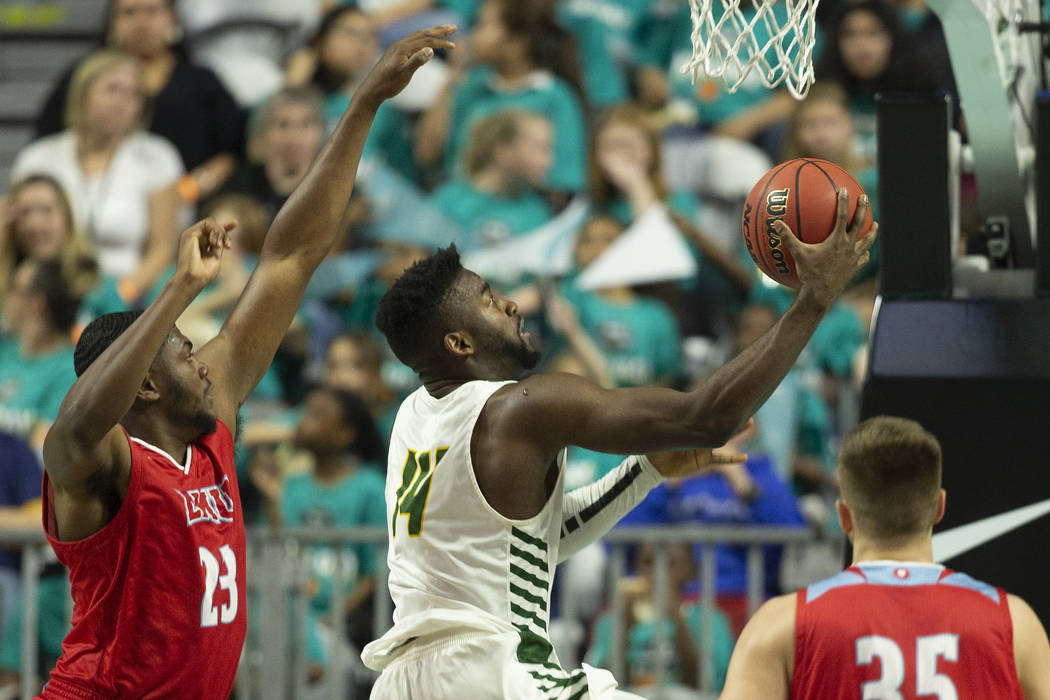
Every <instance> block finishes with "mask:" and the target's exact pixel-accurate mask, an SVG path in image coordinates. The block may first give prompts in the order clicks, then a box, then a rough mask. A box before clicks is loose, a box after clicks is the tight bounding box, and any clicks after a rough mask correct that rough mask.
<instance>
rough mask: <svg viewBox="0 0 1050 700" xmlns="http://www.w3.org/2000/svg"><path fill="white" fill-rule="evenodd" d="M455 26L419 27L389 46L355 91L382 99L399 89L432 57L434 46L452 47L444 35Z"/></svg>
mask: <svg viewBox="0 0 1050 700" xmlns="http://www.w3.org/2000/svg"><path fill="white" fill-rule="evenodd" d="M455 31H456V25H454V24H444V25H441V26H440V27H431V28H430V29H421V30H420V31H418V32H413V33H412V34H409V35H408V36H407V37H405V38H404V39H402V40H401V41H398V42H395V43H393V44H391V45H390V47H389V48H387V50H386V51H385V52H383V55H382V57H380V59H379V62H378V63H376V65H375V66H374V67H373V68H372V70H371V71H370V72H369V73H368V75H367V76H366V77H365V79H364V82H363V83H362V84H361V87H359V88H358V92H360V93H361V94H362V96H367V97H369V98H372V99H374V100H376V101H379V102H381V101H383V100H386V99H389V98H391V97H393V96H394V95H396V94H398V93H399V92H401V91H402V90H403V89H404V88H405V86H406V85H408V81H409V80H411V78H412V74H413V73H415V72H416V69H417V68H419V67H420V66H421V65H423V64H424V63H426V62H427V61H429V60H430V59H431V58H432V57H433V56H434V49H452V48H455V46H456V45H455V44H453V43H452V42H451V41H447V40H446V39H445V37H447V36H450V35H452V34H454V33H455Z"/></svg>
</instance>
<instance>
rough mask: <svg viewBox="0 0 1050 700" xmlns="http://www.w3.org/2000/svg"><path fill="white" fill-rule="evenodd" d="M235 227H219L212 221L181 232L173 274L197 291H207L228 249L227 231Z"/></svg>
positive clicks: (227, 225) (229, 244)
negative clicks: (206, 288)
mask: <svg viewBox="0 0 1050 700" xmlns="http://www.w3.org/2000/svg"><path fill="white" fill-rule="evenodd" d="M236 227H237V222H236V221H229V222H227V223H225V224H220V223H219V222H217V221H216V220H215V219H205V220H204V221H200V222H197V223H196V224H194V225H193V226H191V227H190V228H188V229H186V230H185V231H183V232H182V235H181V236H179V252H178V259H177V260H176V263H175V272H176V274H178V275H181V276H182V277H183V279H185V280H187V281H188V282H190V283H191V284H193V285H194V286H195V287H196V288H197V289H198V291H199V290H200V289H204V288H205V287H207V286H208V284H210V283H211V281H212V280H214V279H215V278H216V276H218V274H219V265H220V263H221V262H222V253H223V251H225V250H228V249H229V248H230V246H231V242H230V231H232V230H233V229H235V228H236Z"/></svg>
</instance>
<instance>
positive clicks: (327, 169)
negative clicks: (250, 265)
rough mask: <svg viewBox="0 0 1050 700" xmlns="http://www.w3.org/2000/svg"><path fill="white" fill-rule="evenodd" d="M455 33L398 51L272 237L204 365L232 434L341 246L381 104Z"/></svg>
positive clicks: (367, 87) (418, 37) (387, 56)
mask: <svg viewBox="0 0 1050 700" xmlns="http://www.w3.org/2000/svg"><path fill="white" fill-rule="evenodd" d="M455 30H456V28H455V26H453V25H445V26H442V27H434V28H431V29H425V30H422V31H419V32H415V33H414V34H412V35H410V36H408V37H407V38H405V39H402V40H401V41H399V42H397V43H395V44H393V45H391V46H390V48H388V49H387V50H386V52H385V53H384V54H383V56H382V57H381V58H380V59H379V62H378V63H377V64H376V65H375V67H374V68H372V70H371V72H370V73H369V74H368V76H367V77H366V78H365V80H364V82H363V83H362V84H361V85H360V87H358V88H357V90H356V91H355V92H354V96H353V99H352V100H351V101H350V106H349V107H347V110H346V113H345V114H344V115H343V118H342V119H341V120H340V122H339V124H338V125H337V126H336V128H335V131H334V132H333V133H332V136H331V137H330V138H329V139H328V141H327V142H326V143H325V145H324V147H323V148H322V149H321V152H320V154H319V155H318V156H317V159H316V160H315V161H314V163H313V165H312V166H311V167H310V169H309V171H308V172H307V173H306V176H305V177H304V178H303V180H302V182H301V183H299V186H298V187H296V188H295V191H294V192H292V195H291V196H290V197H289V198H288V201H287V202H286V203H285V205H284V206H283V207H282V208H281V210H280V212H278V214H277V217H276V218H275V219H274V222H273V225H272V226H271V227H270V230H269V232H268V233H267V234H266V240H265V242H264V243H263V249H262V252H261V254H260V256H259V264H258V266H257V267H256V268H255V271H254V273H253V274H252V276H251V278H250V279H249V281H248V284H247V286H246V288H245V290H244V293H243V294H242V295H241V298H240V299H239V300H238V302H237V304H236V306H235V307H234V309H233V311H232V312H231V313H230V316H229V317H228V318H227V320H226V323H225V324H224V325H223V327H222V330H221V331H220V333H219V335H218V336H217V337H216V338H215V339H214V340H212V341H211V342H210V343H208V344H207V345H206V346H205V347H204V348H202V349H201V351H200V352H199V355H200V356H201V359H202V360H203V361H205V362H207V363H209V366H210V367H212V368H213V369H212V372H213V373H214V374H215V375H217V376H218V377H219V379H218V380H217V381H216V382H215V392H214V393H215V394H216V396H215V406H216V410H217V412H218V413H219V416H220V418H222V419H223V421H224V422H225V423H226V424H227V425H230V426H232V425H233V424H234V418H235V416H236V412H237V408H238V407H239V406H240V404H241V403H242V402H243V401H244V399H245V398H247V396H248V394H249V393H251V391H252V389H254V388H255V385H256V384H258V382H259V380H260V379H261V378H262V376H263V374H264V373H265V372H266V368H267V367H269V365H270V362H271V361H272V360H273V356H274V353H275V352H277V347H278V346H279V345H280V343H281V340H282V339H283V338H284V335H285V332H286V331H287V330H288V326H289V325H290V324H291V322H292V318H293V317H294V315H295V311H296V309H297V308H298V307H299V302H300V300H301V299H302V296H303V292H304V291H305V289H306V285H307V282H308V281H309V280H310V276H311V275H312V274H313V272H314V270H315V269H316V268H317V266H318V265H319V264H320V263H321V261H322V260H323V259H324V257H325V255H327V254H328V251H329V250H330V249H331V248H332V245H333V244H334V243H335V242H336V240H338V238H339V236H340V234H341V233H342V231H341V230H340V222H341V220H342V217H343V213H344V211H345V209H346V205H347V203H348V202H349V201H350V193H351V190H352V189H353V186H354V178H355V176H356V173H357V165H358V162H359V161H360V159H361V152H362V150H363V149H364V145H365V140H366V138H367V137H368V131H369V129H370V128H371V125H372V121H373V119H374V118H375V114H376V110H377V109H378V108H379V105H380V104H382V102H383V101H384V100H386V99H388V98H390V97H393V96H394V95H396V94H398V93H399V92H401V90H402V89H404V87H405V85H407V84H408V81H409V79H410V78H411V77H412V74H413V73H415V71H416V69H417V68H419V67H420V66H421V65H423V64H424V63H426V62H427V61H428V60H430V58H431V57H432V56H433V55H434V50H435V49H442V48H452V47H453V44H452V43H451V42H449V41H447V40H446V39H445V37H447V36H449V35H451V34H452V33H453V32H455Z"/></svg>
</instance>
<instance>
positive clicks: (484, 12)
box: [415, 0, 587, 192]
mask: <svg viewBox="0 0 1050 700" xmlns="http://www.w3.org/2000/svg"><path fill="white" fill-rule="evenodd" d="M471 46H472V48H473V51H474V58H475V59H476V61H477V63H478V64H479V65H477V66H475V67H473V68H470V69H469V70H466V73H465V75H464V74H463V71H464V70H465V68H464V67H463V66H462V62H463V61H464V60H465V58H464V54H462V53H459V54H457V53H456V52H462V51H464V49H463V48H459V49H454V50H453V52H452V59H453V61H454V62H458V63H455V66H456V67H455V68H454V69H453V71H452V72H451V76H450V80H449V83H448V84H447V86H446V88H445V91H444V93H443V94H442V95H441V97H440V98H439V99H438V100H437V101H435V103H434V104H433V105H431V107H430V108H429V109H428V110H427V111H426V113H425V114H424V115H423V117H422V118H421V119H420V122H419V125H418V129H417V131H416V144H415V145H416V156H417V160H418V161H419V162H420V163H421V164H432V163H437V162H439V161H440V160H441V159H442V158H444V162H445V166H446V168H447V169H448V170H450V171H451V170H453V169H454V167H455V165H456V164H457V163H459V162H460V159H461V158H462V153H463V151H464V149H465V148H466V146H467V143H466V142H467V138H468V134H469V133H470V130H471V128H472V126H473V124H474V122H475V121H477V120H478V119H482V118H484V117H486V116H489V115H490V114H494V113H496V112H502V111H505V110H508V109H523V110H527V111H530V112H534V113H536V114H542V115H544V116H545V117H547V118H548V119H549V120H550V122H551V124H552V125H553V127H554V143H553V148H554V159H553V165H552V167H551V169H550V172H549V174H548V177H547V181H546V183H545V184H546V185H547V186H548V187H549V188H550V189H552V190H556V191H560V192H577V191H579V190H581V189H583V185H584V160H585V156H584V154H585V152H586V151H585V149H586V144H587V136H586V134H585V132H584V116H583V109H582V107H581V104H580V98H579V91H578V89H577V88H576V85H578V80H576V79H575V72H576V64H575V62H574V61H572V60H571V53H572V52H571V48H572V41H571V37H569V36H568V35H567V34H566V32H565V30H563V29H561V28H560V27H558V25H557V24H556V23H555V22H554V19H553V15H552V13H551V10H550V7H549V4H548V3H541V2H521V1H519V0H488V1H487V2H485V3H484V4H483V5H482V6H481V10H480V12H479V14H478V23H477V26H476V27H475V29H474V33H473V35H472V37H471Z"/></svg>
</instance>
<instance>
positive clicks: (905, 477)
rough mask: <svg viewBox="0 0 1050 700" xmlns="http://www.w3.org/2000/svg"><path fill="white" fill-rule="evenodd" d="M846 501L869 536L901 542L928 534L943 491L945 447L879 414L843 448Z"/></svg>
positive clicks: (902, 422) (901, 421)
mask: <svg viewBox="0 0 1050 700" xmlns="http://www.w3.org/2000/svg"><path fill="white" fill-rule="evenodd" d="M839 484H840V488H841V491H842V500H843V501H845V502H846V505H848V506H849V508H850V510H851V511H852V513H853V519H854V524H855V526H856V528H857V530H858V531H860V532H861V533H862V534H863V535H864V536H866V537H869V538H872V539H876V540H898V539H905V538H909V537H914V536H916V535H921V534H923V533H925V532H928V531H929V530H930V528H931V527H932V526H933V522H934V519H935V518H936V513H937V502H938V494H939V492H940V489H941V445H940V443H939V442H937V438H935V437H934V436H933V435H932V434H930V433H929V432H928V431H926V430H925V429H924V428H923V427H922V426H921V425H919V424H918V423H916V422H915V421H913V420H909V419H907V418H897V417H893V416H876V417H874V418H869V419H868V420H865V421H863V422H861V423H860V424H859V425H857V427H855V428H854V429H853V430H851V431H849V432H848V433H847V434H846V436H845V438H843V440H842V447H841V448H840V450H839Z"/></svg>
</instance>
